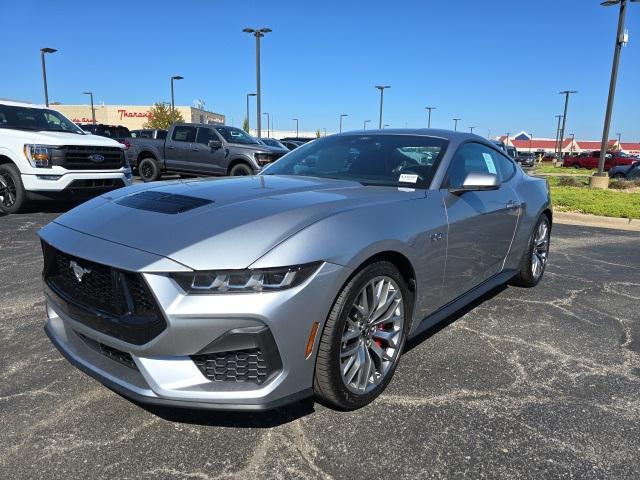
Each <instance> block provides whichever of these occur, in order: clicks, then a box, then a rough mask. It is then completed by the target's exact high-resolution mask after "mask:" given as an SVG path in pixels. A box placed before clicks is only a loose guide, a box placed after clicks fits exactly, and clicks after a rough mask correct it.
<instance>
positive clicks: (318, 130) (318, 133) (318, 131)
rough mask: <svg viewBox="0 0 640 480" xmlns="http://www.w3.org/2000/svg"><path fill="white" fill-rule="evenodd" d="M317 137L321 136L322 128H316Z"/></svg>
mask: <svg viewBox="0 0 640 480" xmlns="http://www.w3.org/2000/svg"><path fill="white" fill-rule="evenodd" d="M316 138H320V129H317V130H316Z"/></svg>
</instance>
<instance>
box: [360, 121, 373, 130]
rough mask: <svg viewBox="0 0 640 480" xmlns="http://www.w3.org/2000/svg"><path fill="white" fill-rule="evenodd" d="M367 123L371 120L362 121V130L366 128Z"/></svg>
mask: <svg viewBox="0 0 640 480" xmlns="http://www.w3.org/2000/svg"><path fill="white" fill-rule="evenodd" d="M367 123H371V120H365V121H364V125H363V127H362V129H363V130H366V129H367Z"/></svg>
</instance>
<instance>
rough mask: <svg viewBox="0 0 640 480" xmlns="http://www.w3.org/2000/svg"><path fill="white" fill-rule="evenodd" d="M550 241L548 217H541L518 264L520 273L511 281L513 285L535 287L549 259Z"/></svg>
mask: <svg viewBox="0 0 640 480" xmlns="http://www.w3.org/2000/svg"><path fill="white" fill-rule="evenodd" d="M550 240H551V224H550V223H549V217H547V216H546V215H542V216H541V217H540V218H539V219H538V222H537V223H536V226H535V228H534V229H533V233H532V234H531V238H529V243H528V245H527V250H526V251H525V252H524V255H523V256H522V261H521V262H520V271H519V272H518V274H517V275H516V276H515V277H514V278H513V279H512V280H511V283H512V284H513V285H517V286H520V287H535V286H536V285H537V284H538V282H539V281H540V279H542V275H543V274H544V270H545V268H546V266H547V259H548V257H549V242H550Z"/></svg>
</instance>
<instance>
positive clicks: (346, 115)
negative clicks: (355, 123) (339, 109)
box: [340, 113, 349, 133]
mask: <svg viewBox="0 0 640 480" xmlns="http://www.w3.org/2000/svg"><path fill="white" fill-rule="evenodd" d="M348 116H349V114H348V113H341V114H340V133H342V117H348Z"/></svg>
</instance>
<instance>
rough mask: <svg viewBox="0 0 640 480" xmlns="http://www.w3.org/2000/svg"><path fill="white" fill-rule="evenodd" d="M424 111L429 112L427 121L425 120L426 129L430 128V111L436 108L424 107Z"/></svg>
mask: <svg viewBox="0 0 640 480" xmlns="http://www.w3.org/2000/svg"><path fill="white" fill-rule="evenodd" d="M424 109H425V110H429V120H427V128H431V110H435V109H436V107H424Z"/></svg>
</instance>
